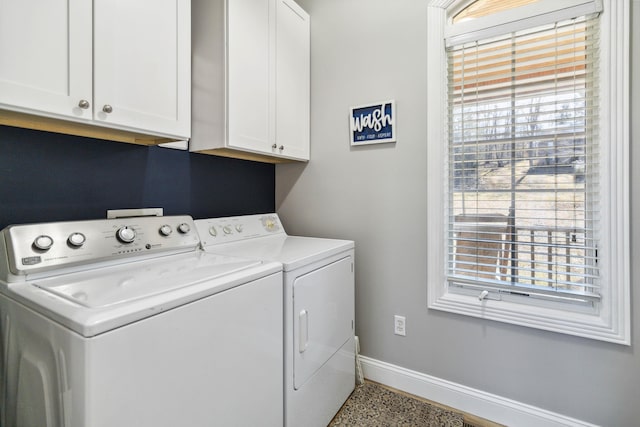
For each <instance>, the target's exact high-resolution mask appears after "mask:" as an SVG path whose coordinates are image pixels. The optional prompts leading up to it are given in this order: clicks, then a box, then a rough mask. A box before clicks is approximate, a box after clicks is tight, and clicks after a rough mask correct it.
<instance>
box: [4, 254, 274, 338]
mask: <svg viewBox="0 0 640 427" xmlns="http://www.w3.org/2000/svg"><path fill="white" fill-rule="evenodd" d="M281 271H282V264H279V263H269V262H261V261H259V260H247V259H239V258H236V257H230V256H225V255H215V254H207V253H204V252H202V251H198V252H192V253H188V254H181V255H170V256H165V257H161V258H154V259H153V260H147V261H135V262H131V263H128V264H119V265H113V266H110V267H102V268H96V269H93V270H87V271H82V272H77V273H71V274H64V275H59V276H56V277H51V278H47V279H42V280H34V281H31V282H18V283H8V284H6V286H5V287H4V289H2V288H0V291H1V292H3V293H4V294H5V295H7V296H8V297H10V298H12V299H14V300H16V301H18V302H20V303H22V304H24V305H26V306H28V307H29V308H31V309H32V310H34V311H36V312H38V313H40V314H42V315H43V316H45V317H48V318H49V319H52V320H54V321H56V322H58V323H60V324H61V325H64V326H66V327H67V328H69V329H71V330H73V331H75V332H77V333H78V334H80V335H82V336H84V337H92V336H95V335H98V334H101V333H103V332H107V331H110V330H113V329H116V328H119V327H121V326H125V325H128V324H131V323H134V322H136V321H138V320H141V319H144V318H147V317H150V316H154V315H157V314H160V313H162V312H164V311H167V310H171V309H174V308H177V307H179V306H183V305H186V304H189V303H191V302H193V301H196V300H199V299H202V298H206V297H209V296H211V295H214V294H217V293H219V292H223V291H226V290H229V289H231V288H234V287H236V286H241V285H244V284H246V283H249V282H252V281H254V280H258V279H261V278H264V277H267V276H274V277H275V276H276V275H277V274H278V273H279V272H281ZM275 280H279V281H281V280H282V278H281V277H278V278H276V279H275ZM0 284H1V283H0Z"/></svg>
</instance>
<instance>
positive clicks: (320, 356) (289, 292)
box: [195, 213, 355, 427]
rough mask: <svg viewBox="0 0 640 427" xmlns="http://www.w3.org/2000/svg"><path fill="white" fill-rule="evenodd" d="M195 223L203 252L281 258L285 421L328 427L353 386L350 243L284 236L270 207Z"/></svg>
mask: <svg viewBox="0 0 640 427" xmlns="http://www.w3.org/2000/svg"><path fill="white" fill-rule="evenodd" d="M195 223H196V228H197V230H198V234H199V235H200V239H201V242H202V245H203V247H204V248H205V250H206V251H207V252H209V253H216V254H224V255H232V256H241V257H246V258H253V259H256V260H263V261H277V262H280V263H282V266H283V273H284V277H283V286H284V370H285V372H284V382H285V392H284V405H285V408H284V413H285V425H287V426H290V427H298V426H305V427H315V426H318V427H324V426H326V425H327V424H329V422H330V421H331V419H332V418H333V417H334V416H335V414H336V413H337V412H338V410H339V409H340V407H341V406H342V404H343V403H344V402H345V400H346V399H347V398H348V397H349V395H350V394H351V392H352V391H353V389H354V387H355V346H354V242H353V241H350V240H336V239H322V238H314V237H300V236H289V235H287V233H286V232H285V230H284V228H283V226H282V223H281V221H280V219H279V217H278V215H277V214H275V213H272V214H265V215H247V216H237V217H227V218H211V219H202V220H196V221H195Z"/></svg>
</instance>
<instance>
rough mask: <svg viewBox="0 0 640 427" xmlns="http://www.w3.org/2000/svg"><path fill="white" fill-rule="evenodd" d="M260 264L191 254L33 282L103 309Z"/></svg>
mask: <svg viewBox="0 0 640 427" xmlns="http://www.w3.org/2000/svg"><path fill="white" fill-rule="evenodd" d="M259 264H260V262H258V261H254V260H247V259H243V258H235V257H228V256H227V257H224V256H218V257H193V256H190V257H188V258H185V259H182V260H179V261H174V262H167V261H166V260H154V261H153V262H147V263H132V264H128V265H125V266H118V267H112V268H111V270H112V271H110V272H107V271H100V272H96V271H86V272H83V273H77V274H71V275H67V276H63V277H57V278H53V279H48V280H42V281H35V282H32V285H33V286H36V287H38V288H40V289H42V290H44V291H46V292H51V293H52V294H55V295H57V296H59V297H62V298H64V299H66V300H69V301H71V302H73V303H76V304H79V305H82V306H84V307H87V308H99V307H108V306H112V305H115V304H120V303H126V302H131V301H134V300H137V299H141V298H147V297H150V296H153V295H158V294H161V293H165V292H170V291H173V290H176V289H179V288H183V287H186V286H189V285H192V284H194V283H197V282H199V281H203V280H212V279H215V278H218V277H221V276H225V275H228V274H232V273H234V272H237V271H241V270H244V269H246V268H249V267H252V266H255V265H259Z"/></svg>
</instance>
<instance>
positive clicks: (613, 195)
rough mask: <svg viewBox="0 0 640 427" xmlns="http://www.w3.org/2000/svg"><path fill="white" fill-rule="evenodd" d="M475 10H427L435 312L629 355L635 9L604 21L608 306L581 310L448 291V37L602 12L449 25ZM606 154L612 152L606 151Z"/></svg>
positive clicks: (551, 9) (545, 0) (526, 14)
mask: <svg viewBox="0 0 640 427" xmlns="http://www.w3.org/2000/svg"><path fill="white" fill-rule="evenodd" d="M468 4H470V2H469V1H468V0H430V1H429V6H428V8H427V31H428V35H427V37H428V41H427V61H428V62H427V63H428V64H429V67H427V94H428V96H427V155H428V160H427V168H428V174H429V180H428V182H427V195H428V202H429V204H428V208H427V241H428V247H427V255H428V256H427V269H428V272H427V291H428V292H427V306H428V307H429V308H430V309H435V310H441V311H447V312H452V313H457V314H462V315H467V316H472V317H477V318H483V319H488V320H495V321H500V322H506V323H511V324H516V325H521V326H527V327H533V328H537V329H543V330H548V331H554V332H559V333H564V334H569V335H575V336H581V337H585V338H592V339H597V340H602V341H608V342H613V343H618V344H624V345H630V344H631V332H630V324H631V307H630V256H629V250H630V241H629V230H630V229H629V212H630V210H629V203H630V197H629V185H630V172H629V125H630V121H629V96H630V92H629V90H630V83H629V63H630V54H629V46H630V38H629V32H630V21H629V16H630V1H629V0H622V1H616V2H607V5H606V8H605V9H604V10H603V11H602V12H601V14H600V20H601V21H600V25H601V33H600V34H601V40H600V76H601V81H600V100H601V105H600V113H601V114H600V124H599V126H600V135H601V140H602V141H611V143H609V144H602V147H601V151H600V153H601V158H600V179H601V182H600V185H601V192H600V193H601V195H602V199H601V200H600V204H601V224H600V226H601V236H603V239H602V240H601V242H600V246H599V264H600V266H601V278H600V280H601V283H602V289H601V294H602V299H601V301H600V302H597V303H595V304H594V306H593V307H592V308H588V309H584V308H582V309H575V307H572V306H571V305H569V304H567V303H562V302H543V303H541V302H540V301H534V300H533V299H529V300H527V298H526V297H517V296H516V297H503V298H502V299H501V300H497V299H490V298H484V299H479V298H478V295H477V292H476V293H474V292H468V293H460V292H450V291H449V287H448V283H447V277H446V276H447V275H446V267H447V257H446V243H447V226H446V222H447V212H446V207H447V206H448V201H447V197H448V188H447V186H448V179H447V175H448V169H447V168H448V165H447V162H446V161H443V160H444V159H447V150H448V147H447V140H448V138H447V133H446V132H447V129H448V125H447V108H446V104H447V102H446V101H447V91H446V88H447V69H446V67H447V63H446V52H445V37H446V36H448V37H455V41H456V43H457V42H458V41H460V40H471V39H473V38H476V39H477V38H482V37H485V36H487V35H488V34H494V35H495V34H497V33H499V32H500V31H502V32H503V33H504V32H510V31H513V30H514V29H513V28H514V25H517V26H518V27H520V28H522V26H529V27H533V26H536V25H542V23H549V22H550V20H554V21H558V20H562V19H567V18H570V17H572V16H569V15H570V14H572V13H573V16H576V11H587V10H592V9H590V8H594V7H595V8H597V7H601V2H600V0H594V1H587V0H540V1H539V2H537V3H535V4H532V5H527V6H522V7H520V8H517V9H513V10H509V11H504V12H498V13H496V14H494V15H491V16H488V17H482V18H477V19H474V20H472V21H467V22H462V23H459V24H455V25H450V18H448V17H449V16H455V14H456V13H458V12H459V11H460V10H461V9H462V8H463V7H466V6H467V5H468ZM576 8H577V9H576ZM452 11H453V12H452ZM534 11H535V14H533V13H534ZM580 13H582V14H584V13H583V12H580ZM507 20H509V22H507ZM543 21H545V22H543ZM505 22H507V23H505ZM454 27H455V28H454ZM487 29H488V30H487ZM454 30H455V31H454ZM488 31H489V32H488ZM605 147H608V149H607V150H605V149H604V148H605ZM443 189H444V191H443ZM435 236H439V237H438V238H436V237H435ZM604 236H610V238H604Z"/></svg>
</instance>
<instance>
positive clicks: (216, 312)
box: [0, 216, 283, 427]
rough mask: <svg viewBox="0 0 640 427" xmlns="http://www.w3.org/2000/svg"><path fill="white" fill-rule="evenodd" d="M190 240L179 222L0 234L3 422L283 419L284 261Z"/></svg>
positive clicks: (53, 425)
mask: <svg viewBox="0 0 640 427" xmlns="http://www.w3.org/2000/svg"><path fill="white" fill-rule="evenodd" d="M199 245H200V241H199V239H198V236H197V233H196V232H195V225H194V223H193V220H192V219H191V218H190V217H188V216H176V217H146V218H127V219H112V220H95V221H74V222H60V223H46V224H27V225H17V226H9V227H7V228H5V229H4V230H2V232H0V425H2V426H14V427H22V426H39V427H59V426H62V427H88V426H90V427H113V426H122V427H143V426H146V427H160V426H164V427H175V426H190V427H196V426H200V427H204V426H214V425H221V426H222V425H225V426H229V425H235V426H256V425H261V426H262V425H268V426H274V427H275V426H281V425H282V424H283V414H282V410H281V407H282V405H283V397H282V395H279V394H278V393H275V392H274V390H282V375H283V367H282V346H283V341H282V328H283V320H282V298H283V296H282V272H281V269H282V267H281V265H280V264H279V263H269V262H260V261H256V260H254V259H253V260H250V259H241V258H236V257H230V256H224V255H214V254H211V253H204V252H203V251H202V250H201V249H200V248H199ZM247 408H251V409H250V410H247Z"/></svg>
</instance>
